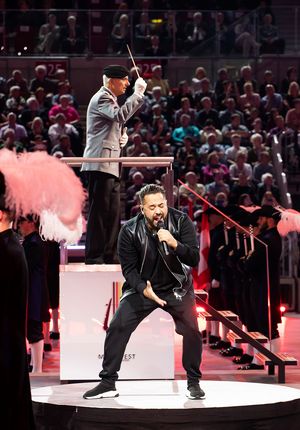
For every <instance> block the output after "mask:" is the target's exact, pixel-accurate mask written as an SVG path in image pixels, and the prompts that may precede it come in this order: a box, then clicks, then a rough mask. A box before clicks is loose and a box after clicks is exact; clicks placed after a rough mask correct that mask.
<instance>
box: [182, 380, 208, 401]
mask: <svg viewBox="0 0 300 430" xmlns="http://www.w3.org/2000/svg"><path fill="white" fill-rule="evenodd" d="M186 397H187V398H188V399H190V400H197V399H203V397H205V393H204V391H203V390H202V389H201V388H200V385H199V382H188V387H187V393H186Z"/></svg>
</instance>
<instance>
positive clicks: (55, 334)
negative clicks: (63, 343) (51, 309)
mask: <svg viewBox="0 0 300 430" xmlns="http://www.w3.org/2000/svg"><path fill="white" fill-rule="evenodd" d="M50 339H53V340H58V339H59V333H58V332H56V331H50Z"/></svg>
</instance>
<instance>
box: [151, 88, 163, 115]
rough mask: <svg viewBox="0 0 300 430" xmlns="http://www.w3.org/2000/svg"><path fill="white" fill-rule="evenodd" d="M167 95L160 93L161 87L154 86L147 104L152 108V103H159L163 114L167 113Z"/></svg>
mask: <svg viewBox="0 0 300 430" xmlns="http://www.w3.org/2000/svg"><path fill="white" fill-rule="evenodd" d="M167 104H168V102H167V97H165V96H163V95H162V91H161V87H160V86H156V87H153V88H152V95H151V98H149V105H150V108H152V107H153V106H154V105H159V106H160V107H161V110H162V112H163V114H164V115H166V114H167Z"/></svg>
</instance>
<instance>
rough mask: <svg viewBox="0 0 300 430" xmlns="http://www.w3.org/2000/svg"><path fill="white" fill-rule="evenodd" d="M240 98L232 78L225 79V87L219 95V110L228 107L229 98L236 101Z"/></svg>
mask: <svg viewBox="0 0 300 430" xmlns="http://www.w3.org/2000/svg"><path fill="white" fill-rule="evenodd" d="M238 98H239V94H238V93H237V90H236V86H235V84H234V82H232V81H230V80H227V81H223V89H222V91H221V93H220V94H219V95H218V97H217V100H216V107H217V109H218V110H222V109H226V107H227V100H229V99H234V101H236V100H237V99H238Z"/></svg>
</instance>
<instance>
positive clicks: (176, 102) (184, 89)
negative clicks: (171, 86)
mask: <svg viewBox="0 0 300 430" xmlns="http://www.w3.org/2000/svg"><path fill="white" fill-rule="evenodd" d="M183 97H187V98H188V99H189V101H190V105H191V107H192V108H194V107H195V101H194V97H193V95H192V91H191V88H190V87H189V84H188V81H180V82H179V84H178V86H177V88H175V90H174V91H173V92H172V94H171V96H170V99H169V109H170V110H172V111H176V110H178V109H180V108H181V100H182V98H183Z"/></svg>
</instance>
